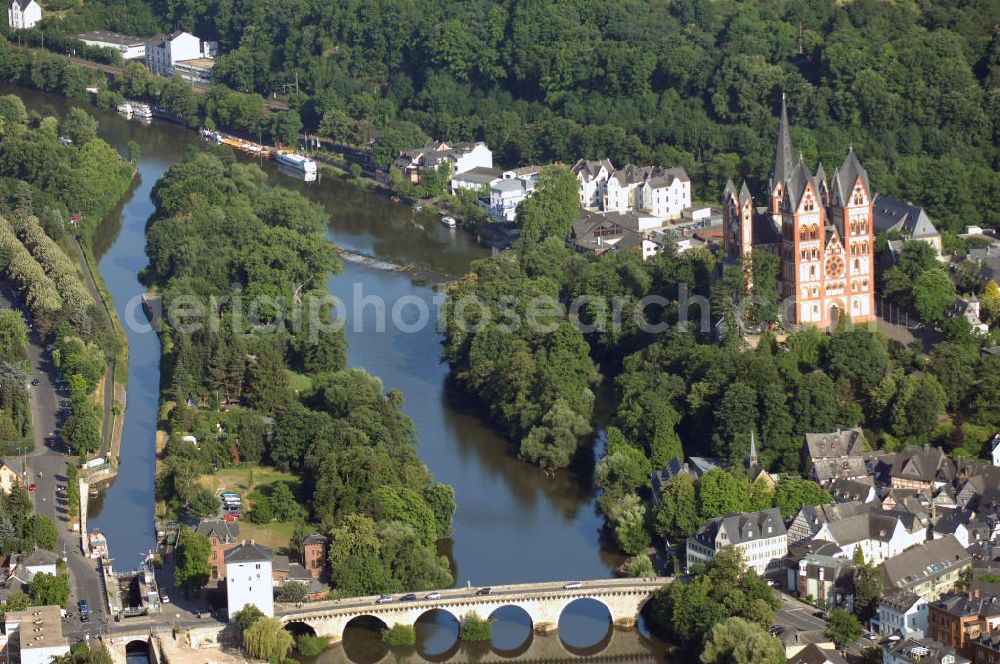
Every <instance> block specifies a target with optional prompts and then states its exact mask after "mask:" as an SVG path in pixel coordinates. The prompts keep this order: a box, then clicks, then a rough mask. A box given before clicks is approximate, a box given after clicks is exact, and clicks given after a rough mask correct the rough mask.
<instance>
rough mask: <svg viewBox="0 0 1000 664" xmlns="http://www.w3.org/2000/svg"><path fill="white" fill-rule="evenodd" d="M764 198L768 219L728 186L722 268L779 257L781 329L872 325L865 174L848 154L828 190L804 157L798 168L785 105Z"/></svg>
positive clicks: (871, 233)
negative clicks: (845, 319)
mask: <svg viewBox="0 0 1000 664" xmlns="http://www.w3.org/2000/svg"><path fill="white" fill-rule="evenodd" d="M744 185H745V183H744ZM766 193H767V195H766V200H767V211H766V213H763V214H758V213H756V211H755V207H754V204H753V199H752V197H751V196H747V194H749V189H748V188H747V187H745V186H743V187H741V188H740V189H739V190H737V189H736V187H735V186H734V185H733V183H732V181H730V182H728V183H727V184H726V187H725V190H724V191H723V196H722V208H723V234H724V237H725V255H726V259H727V262H728V263H729V264H730V265H735V266H739V265H741V264H742V259H743V257H744V256H745V255H746V254H747V253H749V252H750V250H752V249H755V248H759V249H761V250H765V251H770V252H772V253H775V254H777V255H778V256H779V259H780V263H781V265H780V269H779V281H780V284H781V287H780V294H781V298H782V299H783V300H787V301H789V302H790V304H789V305H788V306H787V307H786V311H785V312H784V313H785V322H786V323H792V324H795V325H802V324H811V325H815V326H816V327H820V328H827V327H830V326H831V325H834V324H836V322H837V320H838V319H839V317H840V316H841V315H845V316H849V317H850V318H851V320H853V321H856V322H857V321H867V320H871V319H872V318H873V316H874V315H875V305H874V293H875V262H874V254H875V251H874V242H875V233H874V224H873V223H872V198H873V196H874V192H873V191H872V189H871V185H870V183H869V181H868V172H867V171H866V170H865V169H864V167H863V166H862V165H861V162H860V161H859V160H858V158H857V155H855V154H854V150H853V149H852V150H849V151H848V153H847V156H846V158H845V159H844V163H843V164H842V165H841V166H840V168H838V169H837V170H836V171H834V173H833V177H832V178H831V179H830V182H829V183H828V182H827V179H826V173H825V171H824V169H823V166H822V164H819V165H818V166H817V168H816V173H815V174H813V173H811V172H810V170H809V168H808V167H807V166H806V164H805V162H804V161H803V160H802V158H801V157H800V158H799V160H798V161H797V162H796V161H795V160H794V159H793V149H792V137H791V129H790V126H789V123H788V112H787V109H786V106H785V100H784V97H782V101H781V117H780V121H779V125H778V137H777V141H776V144H775V150H774V164H773V166H772V169H771V177H770V180H769V184H768V190H767V192H766Z"/></svg>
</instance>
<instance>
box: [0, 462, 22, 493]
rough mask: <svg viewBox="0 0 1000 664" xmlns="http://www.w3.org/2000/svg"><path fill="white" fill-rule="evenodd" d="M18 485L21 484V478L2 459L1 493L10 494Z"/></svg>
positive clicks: (0, 469) (0, 470)
mask: <svg viewBox="0 0 1000 664" xmlns="http://www.w3.org/2000/svg"><path fill="white" fill-rule="evenodd" d="M17 484H21V476H20V475H18V474H17V471H16V470H14V469H13V468H11V467H10V466H9V465H7V462H5V461H3V460H2V459H0V491H3V492H4V493H10V490H11V489H13V488H14V486H15V485H17Z"/></svg>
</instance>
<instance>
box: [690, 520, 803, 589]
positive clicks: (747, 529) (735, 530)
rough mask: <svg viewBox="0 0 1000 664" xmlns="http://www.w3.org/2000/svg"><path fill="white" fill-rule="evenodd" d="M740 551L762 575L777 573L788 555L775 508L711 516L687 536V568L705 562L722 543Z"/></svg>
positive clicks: (780, 521)
mask: <svg viewBox="0 0 1000 664" xmlns="http://www.w3.org/2000/svg"><path fill="white" fill-rule="evenodd" d="M727 545H732V546H733V547H735V548H736V549H739V550H740V551H741V552H742V553H743V562H744V563H746V565H747V567H749V568H751V569H753V570H754V571H756V572H757V574H759V575H761V576H765V575H767V576H773V575H775V574H780V573H781V571H782V569H783V567H784V560H783V559H784V558H785V556H787V555H788V536H787V531H786V530H785V522H784V521H783V520H782V518H781V512H779V511H778V509H777V508H771V509H769V510H764V511H763V512H750V513H748V514H730V515H729V516H724V517H719V518H717V519H712V520H711V521H709V522H708V523H706V524H705V525H704V526H702V527H701V528H699V529H698V532H696V533H695V534H694V535H692V536H691V537H689V538H688V539H687V564H688V568H690V567H691V565H693V564H695V563H708V562H711V561H712V560H713V559H714V558H715V554H716V553H717V552H718V551H719V550H720V549H722V548H723V547H724V546H727Z"/></svg>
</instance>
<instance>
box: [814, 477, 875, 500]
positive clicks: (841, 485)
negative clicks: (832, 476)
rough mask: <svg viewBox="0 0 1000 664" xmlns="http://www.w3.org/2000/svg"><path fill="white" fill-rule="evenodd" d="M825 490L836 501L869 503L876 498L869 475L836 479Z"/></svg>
mask: <svg viewBox="0 0 1000 664" xmlns="http://www.w3.org/2000/svg"><path fill="white" fill-rule="evenodd" d="M826 490H827V491H828V492H829V494H830V495H831V496H833V499H834V500H835V501H837V502H838V503H855V502H861V503H871V502H874V501H875V500H877V499H878V496H877V495H876V493H875V484H874V483H873V482H872V478H871V477H870V476H866V477H864V478H862V479H837V480H834V481H833V482H831V483H830V484H829V485H828V486H827V487H826Z"/></svg>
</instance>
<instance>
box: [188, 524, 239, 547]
mask: <svg viewBox="0 0 1000 664" xmlns="http://www.w3.org/2000/svg"><path fill="white" fill-rule="evenodd" d="M195 532H197V533H198V534H199V535H204V536H205V537H207V538H209V539H211V538H213V537H215V538H216V539H218V540H219V542H221V543H222V544H234V543H236V542H238V541H239V537H240V524H238V523H236V522H235V521H225V520H223V519H202V520H201V521H200V522H199V523H198V527H197V528H196V529H195Z"/></svg>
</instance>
